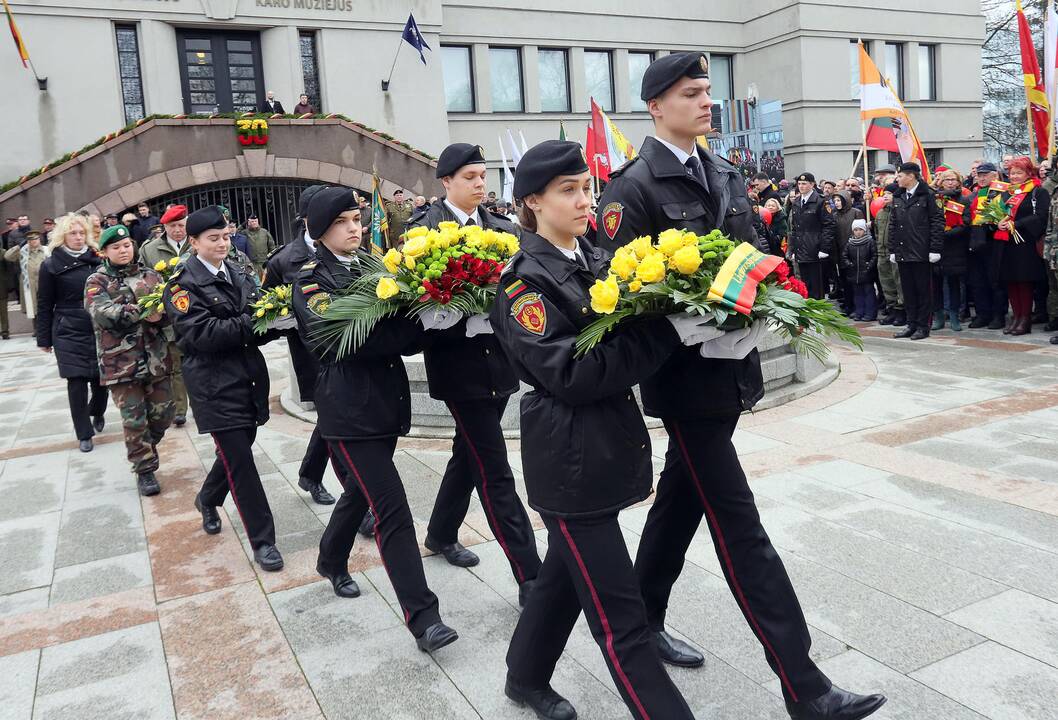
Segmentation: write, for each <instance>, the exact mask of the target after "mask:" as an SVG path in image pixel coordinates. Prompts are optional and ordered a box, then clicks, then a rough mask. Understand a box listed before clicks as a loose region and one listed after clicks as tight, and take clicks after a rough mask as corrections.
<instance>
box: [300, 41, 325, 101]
mask: <svg viewBox="0 0 1058 720" xmlns="http://www.w3.org/2000/svg"><path fill="white" fill-rule="evenodd" d="M298 40H299V42H300V43H301V77H302V78H303V79H304V81H305V94H306V95H308V96H309V105H311V106H312V108H313V109H314V110H315V111H316V112H318V113H319V112H323V101H322V100H321V98H320V66H319V63H318V62H317V60H316V33H315V32H313V31H312V30H302V31H301V32H300V33H298Z"/></svg>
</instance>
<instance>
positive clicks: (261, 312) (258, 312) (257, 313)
mask: <svg viewBox="0 0 1058 720" xmlns="http://www.w3.org/2000/svg"><path fill="white" fill-rule="evenodd" d="M254 314H255V315H256V316H257V317H264V310H258V311H257V312H256V313H254Z"/></svg>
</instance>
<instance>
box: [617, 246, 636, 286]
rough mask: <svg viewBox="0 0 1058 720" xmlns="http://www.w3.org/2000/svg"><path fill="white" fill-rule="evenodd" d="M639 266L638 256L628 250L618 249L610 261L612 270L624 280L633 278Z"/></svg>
mask: <svg viewBox="0 0 1058 720" xmlns="http://www.w3.org/2000/svg"><path fill="white" fill-rule="evenodd" d="M638 265H639V262H638V261H637V260H636V254H635V253H634V252H632V251H631V250H627V249H626V248H618V249H617V252H616V253H614V256H613V260H611V261H610V269H611V270H612V271H613V272H614V273H616V275H617V277H619V278H621V279H622V280H627V279H628V278H630V277H632V274H633V273H634V272H635V271H636V267H637V266H638Z"/></svg>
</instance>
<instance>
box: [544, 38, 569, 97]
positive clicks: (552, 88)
mask: <svg viewBox="0 0 1058 720" xmlns="http://www.w3.org/2000/svg"><path fill="white" fill-rule="evenodd" d="M537 55H538V57H539V59H540V62H539V65H540V110H541V111H543V112H569V63H568V61H567V58H566V51H565V50H540V51H539V52H538V53H537Z"/></svg>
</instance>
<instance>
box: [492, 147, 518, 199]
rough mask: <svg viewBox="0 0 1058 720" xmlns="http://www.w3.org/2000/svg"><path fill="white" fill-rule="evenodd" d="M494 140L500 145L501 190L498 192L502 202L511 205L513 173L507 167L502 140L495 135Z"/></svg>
mask: <svg viewBox="0 0 1058 720" xmlns="http://www.w3.org/2000/svg"><path fill="white" fill-rule="evenodd" d="M496 139H497V140H498V141H499V143H500V160H502V161H503V190H502V191H501V192H500V197H502V198H503V202H505V203H512V202H514V173H512V172H511V169H510V167H508V166H507V151H506V150H504V149H503V138H502V137H500V136H499V135H497V136H496Z"/></svg>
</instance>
